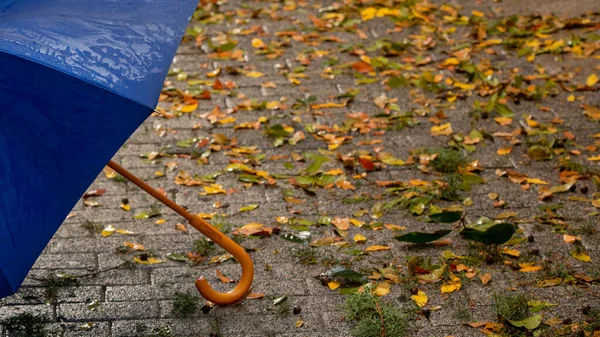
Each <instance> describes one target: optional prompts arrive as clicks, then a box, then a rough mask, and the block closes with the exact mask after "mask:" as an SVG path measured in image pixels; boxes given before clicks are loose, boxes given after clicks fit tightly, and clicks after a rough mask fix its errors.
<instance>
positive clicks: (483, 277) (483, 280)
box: [479, 274, 492, 285]
mask: <svg viewBox="0 0 600 337" xmlns="http://www.w3.org/2000/svg"><path fill="white" fill-rule="evenodd" d="M479 279H480V280H481V283H482V284H483V285H486V284H488V283H489V282H490V280H491V279H492V275H491V274H483V275H479Z"/></svg>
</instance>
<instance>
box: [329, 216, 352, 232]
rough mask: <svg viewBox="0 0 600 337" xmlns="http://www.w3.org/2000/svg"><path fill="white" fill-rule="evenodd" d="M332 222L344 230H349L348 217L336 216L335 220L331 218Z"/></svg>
mask: <svg viewBox="0 0 600 337" xmlns="http://www.w3.org/2000/svg"><path fill="white" fill-rule="evenodd" d="M331 223H332V224H333V225H334V226H335V227H336V228H337V229H339V230H343V231H346V230H348V228H350V221H349V220H348V218H343V219H342V218H337V217H336V218H334V219H333V220H331Z"/></svg>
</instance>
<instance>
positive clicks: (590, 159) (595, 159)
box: [587, 155, 600, 161]
mask: <svg viewBox="0 0 600 337" xmlns="http://www.w3.org/2000/svg"><path fill="white" fill-rule="evenodd" d="M587 160H589V161H600V155H598V156H595V157H588V159H587Z"/></svg>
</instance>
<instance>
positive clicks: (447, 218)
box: [429, 211, 462, 223]
mask: <svg viewBox="0 0 600 337" xmlns="http://www.w3.org/2000/svg"><path fill="white" fill-rule="evenodd" d="M429 218H430V219H431V220H433V221H435V222H442V223H453V222H457V221H458V220H460V219H462V212H461V211H443V212H441V213H435V214H429Z"/></svg>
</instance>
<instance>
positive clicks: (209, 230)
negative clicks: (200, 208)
mask: <svg viewBox="0 0 600 337" xmlns="http://www.w3.org/2000/svg"><path fill="white" fill-rule="evenodd" d="M108 166H109V167H110V168H112V169H113V170H115V171H116V172H117V173H119V174H120V175H122V176H123V177H125V178H126V179H127V180H129V181H131V182H132V183H134V184H135V185H137V186H138V187H139V188H141V189H142V190H144V191H146V192H147V193H148V194H150V195H152V196H153V197H154V198H156V199H158V200H159V201H160V202H162V203H163V204H165V205H166V206H167V207H169V208H171V209H172V210H174V211H175V212H177V213H178V214H179V215H181V216H182V217H184V218H186V219H187V220H188V221H189V223H190V225H192V227H194V228H196V229H197V230H198V231H200V232H201V233H202V234H204V235H206V236H207V237H209V238H210V239H211V240H213V242H214V243H216V244H217V245H219V246H221V247H223V248H224V249H225V250H226V251H227V252H229V253H230V254H231V255H233V257H235V258H236V259H237V260H238V262H239V263H240V264H241V265H242V277H241V278H240V282H239V283H238V285H237V286H236V287H235V288H234V289H233V290H231V291H229V292H226V293H220V292H217V291H215V290H214V289H213V288H211V286H210V285H209V284H208V281H206V279H205V278H204V277H200V278H199V279H197V280H196V288H197V289H198V291H199V292H200V294H201V295H202V296H203V297H204V298H206V299H207V300H209V301H211V302H213V303H215V304H220V305H228V304H234V303H237V302H240V301H242V300H243V299H244V298H246V296H248V294H249V293H250V287H251V286H252V281H253V279H254V265H253V264H252V260H251V259H250V255H248V253H247V252H246V251H245V250H244V248H242V247H240V246H239V245H238V244H236V243H235V242H233V240H231V239H230V238H228V237H227V236H225V235H224V234H223V233H221V232H219V231H218V230H217V229H216V228H214V227H213V226H211V225H210V224H209V223H208V222H206V221H205V220H204V219H202V218H199V217H197V216H195V215H193V214H192V213H190V212H188V211H187V210H186V209H185V208H183V207H181V206H179V205H178V204H176V203H175V202H174V201H172V200H171V199H169V198H167V197H166V196H164V195H163V194H162V193H160V192H158V191H157V190H155V189H154V188H152V187H151V186H150V185H148V184H147V183H146V182H145V181H143V180H141V179H140V178H138V177H136V176H135V175H133V173H131V172H129V171H127V170H126V169H125V168H124V167H122V166H121V165H119V164H117V163H116V162H114V161H112V160H111V161H110V162H109V163H108Z"/></svg>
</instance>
